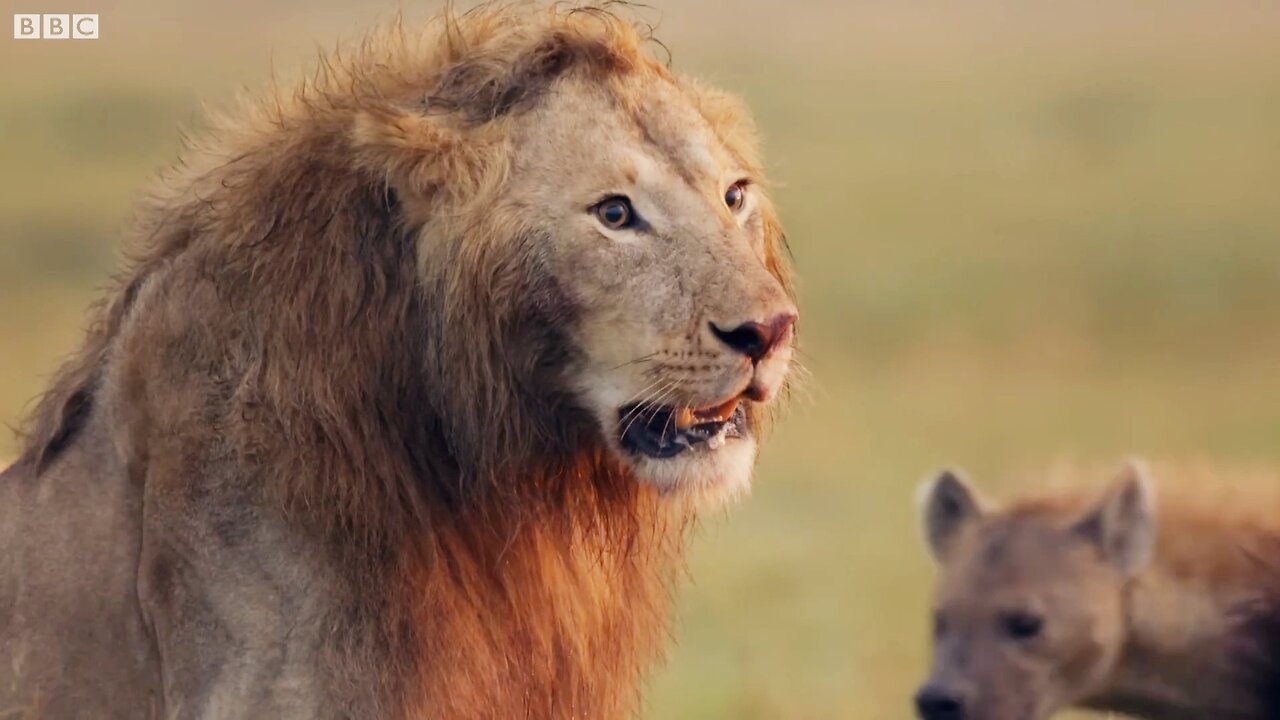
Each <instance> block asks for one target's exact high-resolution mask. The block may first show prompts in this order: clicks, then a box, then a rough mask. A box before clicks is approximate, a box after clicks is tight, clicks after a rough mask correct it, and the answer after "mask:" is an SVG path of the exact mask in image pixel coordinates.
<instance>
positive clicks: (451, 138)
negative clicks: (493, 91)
mask: <svg viewBox="0 0 1280 720" xmlns="http://www.w3.org/2000/svg"><path fill="white" fill-rule="evenodd" d="M487 134H488V133H487V132H486V131H485V129H483V128H478V129H476V130H469V131H462V130H459V129H457V128H455V127H452V126H451V125H450V124H449V123H448V121H447V119H446V118H444V117H440V116H432V115H427V114H424V113H421V112H416V111H413V110H408V109H400V108H394V107H381V108H376V109H365V110H362V111H360V112H359V113H357V114H356V118H355V123H354V127H353V128H352V143H353V145H354V146H355V150H356V154H357V157H358V158H360V162H361V164H362V165H364V166H365V169H367V170H370V171H372V172H375V173H378V174H380V175H385V176H386V177H387V179H388V180H389V181H390V182H391V183H392V184H393V185H395V186H398V187H399V189H401V190H408V191H410V192H413V193H416V194H418V195H422V196H426V195H430V194H432V193H433V192H434V191H435V190H437V189H439V188H441V187H445V186H447V188H448V190H449V191H450V192H453V193H459V194H467V193H472V192H474V191H475V189H476V188H477V187H478V185H479V184H480V183H481V181H482V179H483V176H484V173H485V170H486V168H487V166H488V159H489V156H490V154H491V153H492V150H493V146H494V143H493V142H492V141H491V140H490V139H489V138H487V137H486V135H487Z"/></svg>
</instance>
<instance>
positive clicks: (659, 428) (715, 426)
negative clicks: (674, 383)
mask: <svg viewBox="0 0 1280 720" xmlns="http://www.w3.org/2000/svg"><path fill="white" fill-rule="evenodd" d="M746 421H747V412H746V404H745V403H744V402H742V401H741V399H740V398H737V397H735V398H733V399H732V400H729V401H727V402H724V403H721V404H719V405H714V406H712V407H706V408H690V407H679V408H674V407H640V406H637V405H624V406H623V407H622V408H620V409H619V410H618V430H619V433H620V438H621V441H622V447H623V448H625V449H626V450H627V451H628V452H632V453H636V454H638V455H645V456H648V457H651V458H658V459H662V458H670V457H675V456H676V455H679V454H680V453H682V452H685V451H686V450H690V449H692V448H695V447H699V446H701V447H705V448H706V449H707V450H717V449H719V448H720V446H721V445H724V443H725V440H727V439H729V438H736V437H742V435H743V434H744V431H745V428H746Z"/></svg>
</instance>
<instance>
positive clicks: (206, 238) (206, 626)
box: [0, 4, 797, 718]
mask: <svg viewBox="0 0 1280 720" xmlns="http://www.w3.org/2000/svg"><path fill="white" fill-rule="evenodd" d="M651 46H652V43H650V33H649V32H648V30H646V29H645V28H644V27H643V26H641V25H640V24H638V23H636V22H634V21H630V20H628V19H626V18H623V17H620V16H619V15H617V14H614V13H612V12H609V11H606V10H603V9H599V8H590V7H579V8H569V7H564V6H555V7H552V8H539V7H536V6H531V5H528V4H517V5H513V6H494V5H488V6H484V7H482V8H480V9H478V10H475V11H472V12H469V13H465V14H461V15H458V14H456V13H451V12H447V13H445V14H444V15H442V16H440V17H438V18H435V19H433V20H431V21H430V22H426V23H423V24H421V25H415V24H409V23H406V22H400V23H393V24H392V25H390V26H389V27H387V28H384V29H382V30H379V31H376V32H374V33H373V34H372V35H370V36H369V37H367V38H366V39H364V40H363V41H361V42H359V43H356V44H354V45H352V46H350V47H347V48H345V49H343V50H341V51H338V52H336V53H334V54H331V55H329V56H327V57H325V58H323V59H322V60H321V62H320V65H319V68H318V70H317V71H316V73H315V75H314V77H312V78H309V79H308V80H307V81H306V82H303V83H301V84H300V85H299V86H297V87H294V88H292V89H284V90H279V89H277V90H272V91H268V92H266V93H264V94H262V95H261V96H259V97H255V98H250V99H248V100H246V101H245V102H244V103H242V104H241V107H239V108H238V109H236V110H233V111H231V112H228V113H226V114H224V115H221V116H219V117H217V118H215V119H214V120H213V121H212V122H211V123H210V130H209V131H208V132H207V133H206V134H204V135H202V136H201V138H200V139H197V140H193V141H191V142H190V143H189V144H188V146H187V147H186V149H185V151H184V153H183V156H182V160H181V162H180V163H179V164H178V165H177V167H176V168H175V169H174V170H172V171H171V172H170V173H168V174H167V175H166V176H164V177H163V179H162V181H161V182H160V183H159V188H158V190H156V191H155V192H154V194H153V195H152V196H151V197H150V198H149V199H148V200H147V202H146V203H145V204H144V207H143V208H142V209H141V211H140V212H139V220H138V223H137V225H136V227H135V228H134V229H133V230H132V231H131V233H132V234H131V240H132V243H133V250H132V260H131V262H130V264H129V265H128V267H127V269H126V270H125V271H124V272H123V273H122V276H121V280H120V282H119V283H118V286H117V289H115V290H114V291H112V292H111V293H110V294H109V295H108V297H107V298H106V300H105V301H104V302H103V304H102V305H101V307H100V309H99V310H98V311H97V312H96V313H95V315H94V318H93V321H92V325H91V328H90V330H89V331H88V333H87V337H86V338H85V340H84V343H83V345H82V347H81V348H80V349H79V351H78V352H77V353H76V354H75V355H74V356H73V357H72V358H71V359H70V360H69V361H68V362H67V363H66V365H65V366H64V367H63V368H62V370H61V371H60V372H59V374H58V375H57V376H56V378H55V380H54V382H53V384H52V387H51V389H49V390H48V392H47V394H46V395H44V397H43V398H42V400H41V401H40V402H39V404H38V406H37V408H36V410H35V413H34V418H33V421H32V423H31V424H30V426H29V429H28V432H27V436H26V438H25V440H24V446H23V451H22V454H21V456H20V458H19V460H18V461H17V463H16V464H15V465H14V466H13V467H11V468H10V469H9V470H7V471H6V472H5V473H4V475H3V477H2V478H0V543H3V545H4V547H5V553H4V561H3V565H0V655H3V656H4V657H5V658H6V659H7V660H8V661H7V662H5V663H2V664H0V709H4V710H10V709H13V708H19V709H23V708H30V709H34V710H35V712H36V713H37V714H39V716H40V717H51V718H56V717H79V716H84V715H92V716H93V717H128V718H136V717H141V716H147V717H166V718H167V717H184V718H185V717H201V718H224V717H227V718H230V717H235V718H241V717H282V718H290V717H298V718H301V717H306V718H319V717H335V718H336V717H348V718H376V717H400V718H517V717H526V718H570V717H572V718H610V717H615V718H616V717H625V716H630V715H632V714H633V713H634V712H635V711H636V710H637V705H638V699H639V696H640V692H641V690H642V687H643V683H644V680H645V678H646V677H647V674H648V673H649V672H650V671H651V670H652V669H653V668H654V667H656V666H657V664H658V663H659V662H660V661H661V659H662V657H663V652H664V646H665V642H664V641H665V638H666V636H667V634H668V633H669V610H670V605H671V601H672V592H673V590H674V589H675V585H676V583H677V580H678V579H679V575H680V574H681V572H682V571H681V567H682V565H681V556H682V552H683V547H684V545H685V543H686V540H687V535H688V532H687V529H688V528H689V527H690V523H691V520H692V519H693V518H695V517H696V515H697V514H698V513H699V512H701V511H705V510H706V509H708V508H715V507H719V506H721V505H722V504H723V503H725V502H727V501H728V500H729V499H730V498H733V497H735V496H737V495H740V494H741V493H742V492H743V491H744V490H745V489H746V488H747V487H748V486H749V483H750V479H751V474H752V468H753V465H754V459H755V456H756V453H757V446H758V442H759V438H760V436H761V434H762V433H763V431H764V428H765V427H766V425H767V423H766V420H767V417H768V416H770V415H771V414H772V413H773V411H774V409H775V408H776V407H777V406H778V404H779V403H778V401H777V398H778V397H779V396H780V395H782V394H785V390H786V386H787V379H788V377H789V368H790V365H791V362H792V348H793V346H794V342H795V333H796V330H795V326H796V318H797V309H796V302H795V299H794V294H793V291H792V286H791V280H790V269H789V259H788V251H787V249H786V246H785V240H784V238H783V234H782V230H781V226H780V224H779V221H778V218H777V214H776V212H775V210H774V208H773V205H772V204H771V202H770V200H769V196H768V193H767V190H766V188H767V183H766V179H765V175H764V172H763V170H762V165H761V160H760V156H759V153H758V150H757V145H758V142H757V138H756V135H757V133H756V130H755V128H754V126H753V123H752V121H751V119H750V118H749V115H748V113H747V111H746V109H745V108H744V106H743V104H742V103H741V102H740V101H739V100H737V99H736V98H734V97H732V96H731V95H729V94H727V93H725V92H723V91H720V90H716V89H713V88H711V87H708V86H706V85H703V84H701V83H699V82H697V81H694V80H692V79H689V78H687V77H684V76H682V75H678V74H676V73H675V72H673V71H672V70H671V69H670V68H669V67H668V65H667V63H665V62H660V61H659V60H657V59H656V58H655V55H656V53H653V52H651V51H650V50H649V48H650V47H651Z"/></svg>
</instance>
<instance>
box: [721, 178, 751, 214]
mask: <svg viewBox="0 0 1280 720" xmlns="http://www.w3.org/2000/svg"><path fill="white" fill-rule="evenodd" d="M724 204H725V205H728V206H729V209H730V210H732V211H734V212H738V211H740V210H742V206H743V205H746V204H747V184H746V183H744V182H736V183H734V184H732V185H730V186H729V189H728V190H725V191H724Z"/></svg>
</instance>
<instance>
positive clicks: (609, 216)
mask: <svg viewBox="0 0 1280 720" xmlns="http://www.w3.org/2000/svg"><path fill="white" fill-rule="evenodd" d="M592 212H594V213H595V214H596V218H597V219H599V220H600V224H601V225H604V226H605V227H607V228H609V229H610V230H622V229H625V228H629V227H631V226H632V225H635V223H636V211H635V210H634V209H632V207H631V201H630V200H628V199H626V198H625V197H622V196H621V195H619V196H616V197H611V198H608V199H606V200H603V201H601V202H599V203H597V204H596V206H595V207H594V208H592Z"/></svg>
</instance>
